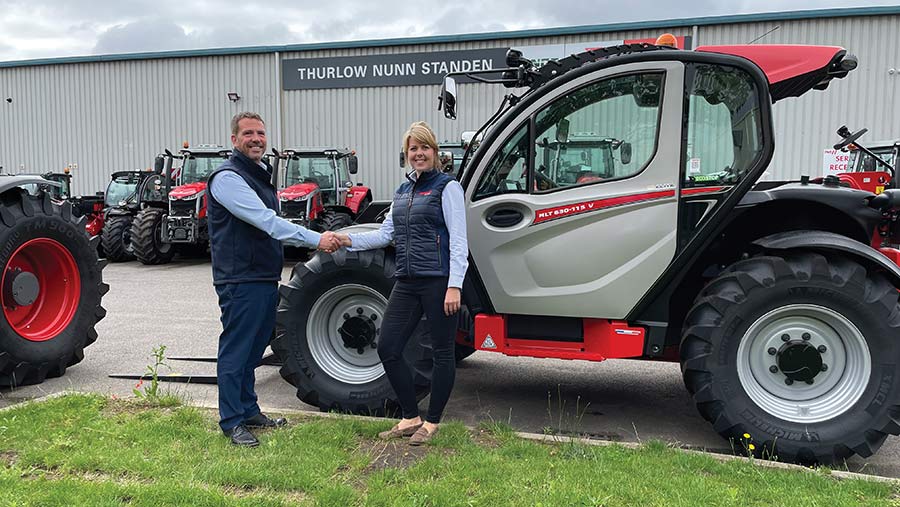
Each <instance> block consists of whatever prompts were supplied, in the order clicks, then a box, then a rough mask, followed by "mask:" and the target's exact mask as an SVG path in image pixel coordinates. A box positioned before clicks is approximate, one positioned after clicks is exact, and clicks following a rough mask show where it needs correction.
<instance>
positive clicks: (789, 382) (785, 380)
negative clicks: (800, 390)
mask: <svg viewBox="0 0 900 507" xmlns="http://www.w3.org/2000/svg"><path fill="white" fill-rule="evenodd" d="M784 383H785V384H787V385H789V386H791V385H794V381H793V380H792V379H789V378H786V379H784Z"/></svg>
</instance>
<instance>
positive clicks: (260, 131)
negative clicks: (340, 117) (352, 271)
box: [208, 113, 340, 447]
mask: <svg viewBox="0 0 900 507" xmlns="http://www.w3.org/2000/svg"><path fill="white" fill-rule="evenodd" d="M231 143H232V144H233V145H234V151H233V152H232V155H231V158H229V159H228V161H226V162H225V163H224V164H222V165H221V166H220V167H219V168H218V169H216V170H215V171H213V173H212V174H210V176H209V181H208V183H209V187H208V188H209V203H208V212H209V219H208V224H209V243H210V252H211V253H212V269H213V285H215V288H216V293H217V294H218V295H219V308H220V309H221V310H222V334H221V335H220V336H219V353H218V365H217V368H216V373H217V376H218V385H219V417H220V420H219V426H220V427H221V428H222V431H223V432H224V433H225V435H226V436H228V437H229V438H231V442H232V443H233V444H235V445H241V446H249V447H254V446H257V445H259V441H258V440H257V439H256V437H255V436H254V435H253V433H251V432H250V429H251V428H274V427H278V426H283V425H284V424H286V422H287V421H285V420H284V419H282V418H278V419H270V418H269V417H267V416H266V415H265V414H263V413H261V412H260V410H259V405H257V403H256V399H257V398H256V392H255V391H254V384H255V382H256V377H255V375H254V371H255V369H256V366H257V365H258V364H259V361H260V359H261V358H262V355H263V352H264V351H265V348H266V346H267V345H268V343H269V338H270V337H271V335H272V331H273V329H274V327H275V306H276V304H277V302H278V292H277V289H278V281H279V280H280V279H281V270H282V264H283V263H284V258H283V252H282V242H283V243H285V244H288V245H291V246H303V247H318V248H319V249H320V250H324V251H328V252H332V251H334V250H336V249H337V248H339V247H340V242H339V241H338V240H337V238H335V236H334V234H333V233H331V232H326V233H324V234H321V235H320V234H318V233H316V232H313V231H310V230H308V229H306V228H304V227H301V226H299V225H295V224H292V223H290V222H288V221H287V220H284V219H282V218H279V217H278V216H277V211H278V197H277V194H276V189H275V187H274V186H272V183H271V182H272V168H271V166H269V164H267V163H266V162H264V161H263V154H264V153H265V151H266V126H265V123H263V120H262V118H261V117H260V116H259V115H258V114H256V113H239V114H237V115H235V116H234V118H232V119H231Z"/></svg>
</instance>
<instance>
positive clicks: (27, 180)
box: [0, 176, 62, 194]
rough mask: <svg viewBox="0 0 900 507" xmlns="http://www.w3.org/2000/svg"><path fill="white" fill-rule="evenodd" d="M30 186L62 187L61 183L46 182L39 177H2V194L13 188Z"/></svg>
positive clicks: (0, 184)
mask: <svg viewBox="0 0 900 507" xmlns="http://www.w3.org/2000/svg"><path fill="white" fill-rule="evenodd" d="M30 184H38V185H50V186H53V187H59V186H62V185H61V184H60V183H57V182H55V181H49V180H45V179H44V178H41V177H39V176H0V194H2V193H3V192H6V191H7V190H9V189H11V188H14V187H19V186H22V185H30Z"/></svg>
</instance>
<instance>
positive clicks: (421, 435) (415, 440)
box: [409, 426, 440, 445]
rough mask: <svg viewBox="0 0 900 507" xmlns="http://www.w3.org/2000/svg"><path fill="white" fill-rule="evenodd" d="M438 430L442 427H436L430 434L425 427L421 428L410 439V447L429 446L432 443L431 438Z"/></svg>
mask: <svg viewBox="0 0 900 507" xmlns="http://www.w3.org/2000/svg"><path fill="white" fill-rule="evenodd" d="M438 428H440V426H437V427H435V428H434V429H433V430H431V432H430V433H429V432H428V430H426V429H425V426H422V427H420V428H419V429H418V430H416V432H415V433H413V435H412V436H411V437H409V445H422V444H427V443H428V442H430V441H431V437H433V436H434V434H435V433H437V432H438Z"/></svg>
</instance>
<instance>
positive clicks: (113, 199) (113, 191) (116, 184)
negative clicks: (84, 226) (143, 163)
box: [105, 174, 140, 206]
mask: <svg viewBox="0 0 900 507" xmlns="http://www.w3.org/2000/svg"><path fill="white" fill-rule="evenodd" d="M139 181H140V179H139V177H138V175H136V174H126V175H122V176H117V177H115V178H113V180H112V181H110V182H109V185H107V187H106V199H105V202H106V205H107V206H118V205H119V204H120V203H122V202H123V201H131V200H134V197H135V191H136V190H137V185H138V182H139Z"/></svg>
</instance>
